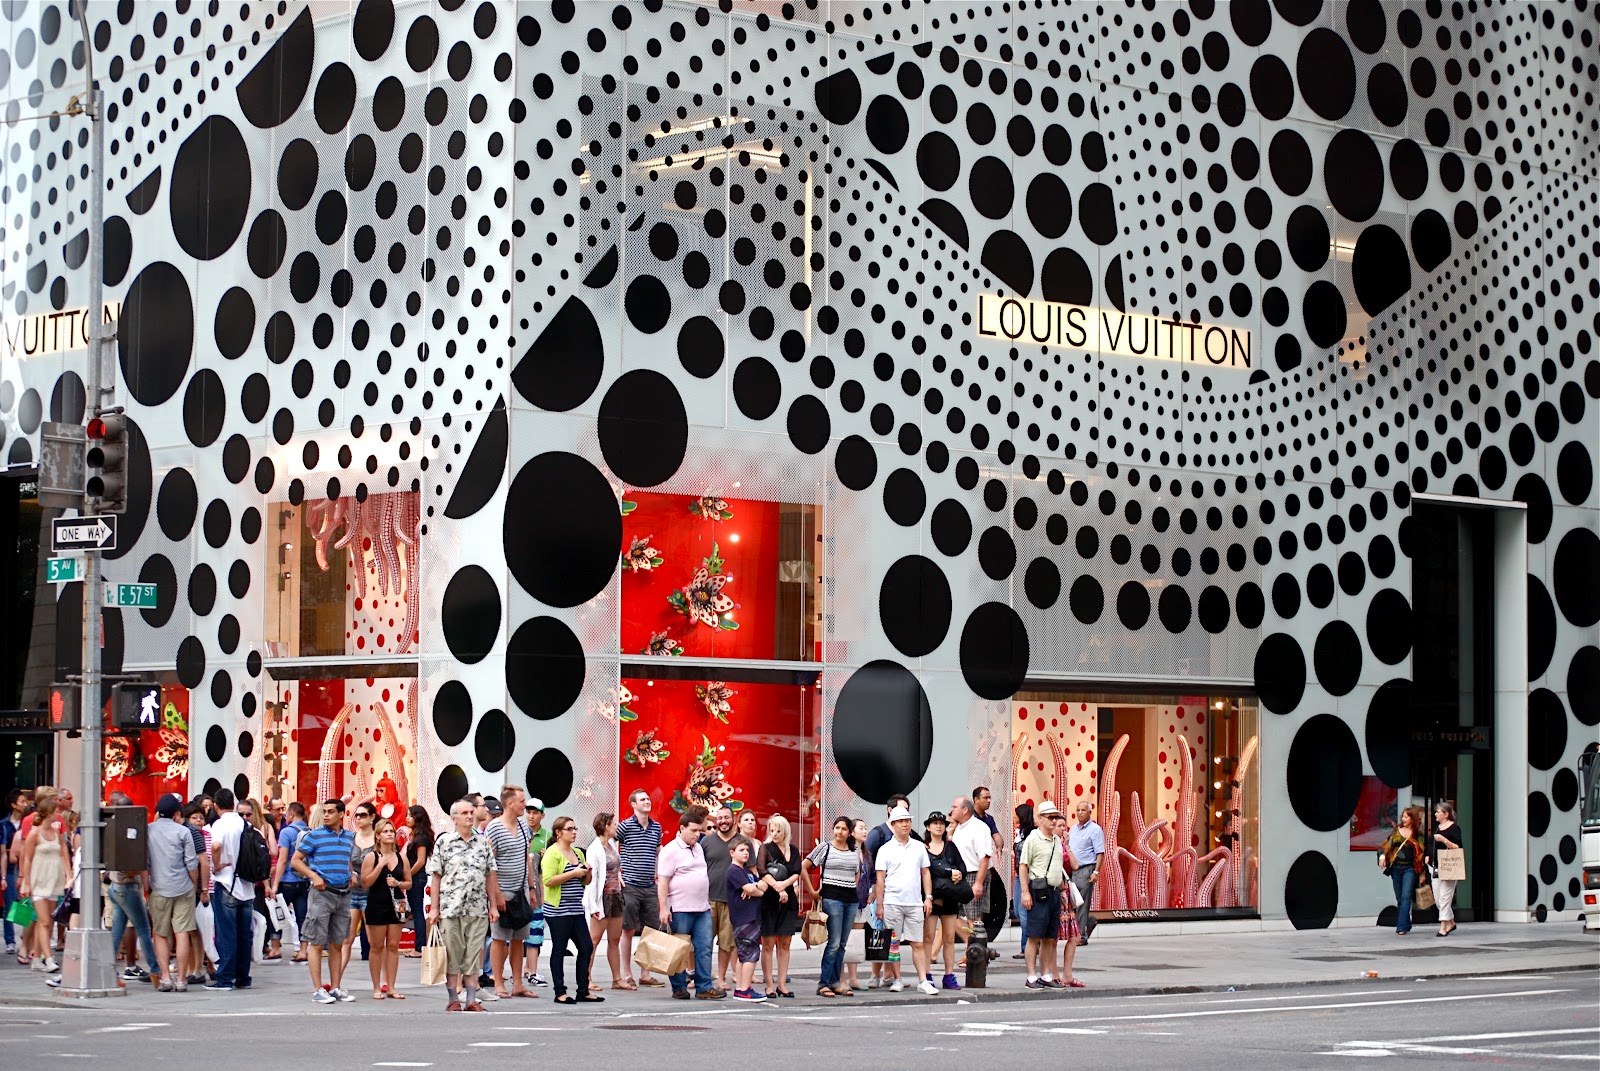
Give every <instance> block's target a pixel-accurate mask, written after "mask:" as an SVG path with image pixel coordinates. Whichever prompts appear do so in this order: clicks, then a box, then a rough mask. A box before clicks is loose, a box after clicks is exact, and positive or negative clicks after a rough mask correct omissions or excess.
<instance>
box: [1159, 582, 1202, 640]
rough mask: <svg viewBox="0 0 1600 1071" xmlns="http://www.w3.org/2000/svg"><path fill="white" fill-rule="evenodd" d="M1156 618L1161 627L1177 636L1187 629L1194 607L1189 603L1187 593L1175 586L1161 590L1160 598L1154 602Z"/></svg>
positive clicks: (1171, 585) (1168, 586)
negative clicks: (1159, 620) (1159, 621)
mask: <svg viewBox="0 0 1600 1071" xmlns="http://www.w3.org/2000/svg"><path fill="white" fill-rule="evenodd" d="M1156 616H1157V617H1159V618H1160V619H1161V627H1162V628H1165V629H1166V630H1167V631H1168V632H1171V633H1173V634H1174V635H1177V634H1178V633H1181V632H1182V631H1183V630H1184V629H1186V628H1188V627H1189V622H1190V620H1192V619H1193V617H1194V607H1193V604H1192V603H1191V602H1190V601H1189V593H1188V592H1187V591H1185V590H1184V589H1183V588H1182V587H1180V586H1179V585H1177V584H1168V585H1167V586H1166V587H1164V588H1162V589H1161V598H1160V599H1158V600H1157V602H1156Z"/></svg>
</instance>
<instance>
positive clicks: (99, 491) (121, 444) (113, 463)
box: [84, 410, 128, 513]
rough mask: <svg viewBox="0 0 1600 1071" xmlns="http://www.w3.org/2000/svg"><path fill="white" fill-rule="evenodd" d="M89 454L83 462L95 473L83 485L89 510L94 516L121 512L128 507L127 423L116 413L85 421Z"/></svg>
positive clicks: (118, 412) (110, 412)
mask: <svg viewBox="0 0 1600 1071" xmlns="http://www.w3.org/2000/svg"><path fill="white" fill-rule="evenodd" d="M88 437H89V453H88V456H87V457H85V459H84V461H85V463H86V464H87V466H88V467H89V468H91V469H95V470H97V471H96V472H95V474H94V475H93V476H90V477H89V481H88V483H86V484H84V491H85V493H86V494H87V495H88V497H89V499H90V502H89V503H88V505H89V508H90V509H92V510H94V511H95V512H97V513H121V512H122V511H123V510H124V509H125V508H126V507H127V504H128V422H127V418H126V417H124V416H123V415H122V413H121V411H119V410H112V411H108V412H105V413H102V414H100V415H99V416H97V417H94V418H93V419H91V420H90V421H89V427H88Z"/></svg>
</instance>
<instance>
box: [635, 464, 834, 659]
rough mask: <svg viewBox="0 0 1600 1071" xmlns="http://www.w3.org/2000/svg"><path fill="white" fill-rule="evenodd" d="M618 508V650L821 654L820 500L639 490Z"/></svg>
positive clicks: (793, 655) (753, 655)
mask: <svg viewBox="0 0 1600 1071" xmlns="http://www.w3.org/2000/svg"><path fill="white" fill-rule="evenodd" d="M622 508H623V511H624V516H623V520H622V650H623V653H624V654H628V655H646V656H655V655H668V656H671V655H680V656H688V657H691V658H692V657H701V658H752V659H756V658H758V659H776V660H783V661H804V662H814V661H817V660H818V658H819V656H820V652H819V650H818V636H819V627H818V626H819V622H818V615H819V613H820V609H819V601H818V599H817V594H816V592H817V584H818V577H819V573H820V569H819V567H820V564H821V562H820V559H821V550H820V546H821V544H820V535H819V533H820V531H821V511H820V510H819V509H818V507H816V506H812V505H803V504H797V503H791V502H758V501H755V500H752V499H734V498H726V497H724V496H721V495H717V494H707V495H704V496H701V497H694V496H689V495H664V494H654V493H646V492H642V491H637V492H632V493H630V494H628V495H627V496H626V497H625V498H624V499H623V507H622Z"/></svg>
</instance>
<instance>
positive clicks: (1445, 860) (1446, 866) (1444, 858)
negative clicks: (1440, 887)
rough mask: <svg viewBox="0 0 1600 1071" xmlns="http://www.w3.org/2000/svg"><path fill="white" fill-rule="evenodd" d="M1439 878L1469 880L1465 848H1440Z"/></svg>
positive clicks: (1444, 879)
mask: <svg viewBox="0 0 1600 1071" xmlns="http://www.w3.org/2000/svg"><path fill="white" fill-rule="evenodd" d="M1439 878H1440V880H1441V881H1466V880H1467V853H1466V850H1465V849H1464V848H1441V849H1440V850H1439Z"/></svg>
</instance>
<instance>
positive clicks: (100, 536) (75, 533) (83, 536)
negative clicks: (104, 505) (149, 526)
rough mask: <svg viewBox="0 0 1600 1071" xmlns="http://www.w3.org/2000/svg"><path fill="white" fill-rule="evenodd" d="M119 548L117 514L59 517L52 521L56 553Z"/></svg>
mask: <svg viewBox="0 0 1600 1071" xmlns="http://www.w3.org/2000/svg"><path fill="white" fill-rule="evenodd" d="M116 549H117V516H116V514H114V513H111V514H106V515H105V516H100V517H57V518H55V519H54V520H52V521H51V522H50V550H51V552H52V553H54V554H87V553H89V552H90V551H93V552H95V553H99V552H101V551H107V550H116Z"/></svg>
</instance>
